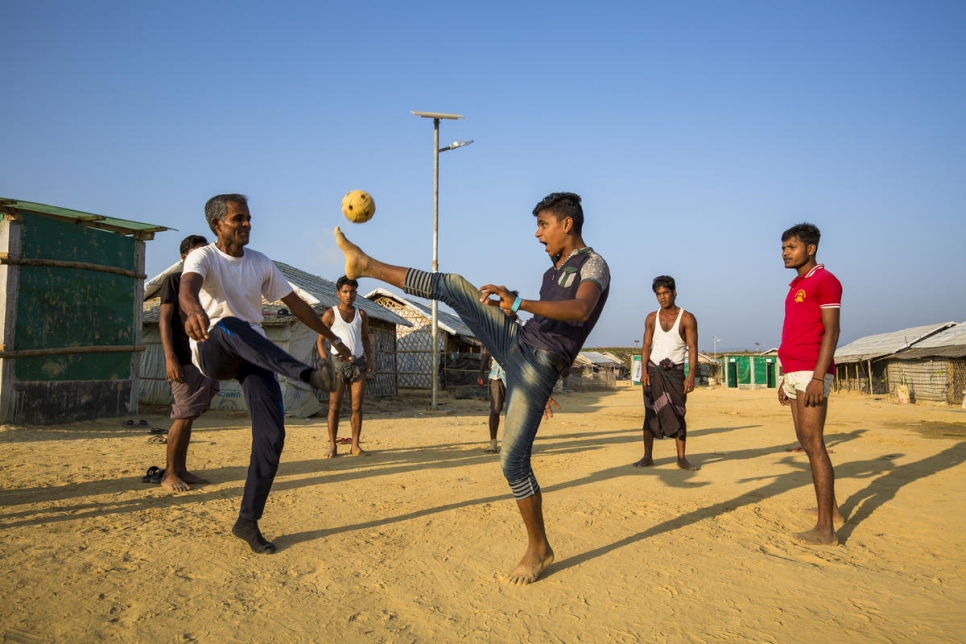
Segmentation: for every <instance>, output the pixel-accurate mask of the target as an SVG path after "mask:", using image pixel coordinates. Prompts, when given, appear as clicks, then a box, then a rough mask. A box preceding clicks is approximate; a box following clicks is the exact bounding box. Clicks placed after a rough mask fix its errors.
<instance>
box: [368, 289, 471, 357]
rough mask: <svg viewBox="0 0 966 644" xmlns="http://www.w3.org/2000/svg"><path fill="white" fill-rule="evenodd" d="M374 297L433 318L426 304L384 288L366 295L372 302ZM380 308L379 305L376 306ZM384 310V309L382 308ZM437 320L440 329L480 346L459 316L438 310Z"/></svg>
mask: <svg viewBox="0 0 966 644" xmlns="http://www.w3.org/2000/svg"><path fill="white" fill-rule="evenodd" d="M374 297H388V298H390V299H392V300H395V301H396V302H398V303H399V304H401V305H403V306H405V307H406V308H408V309H410V310H412V311H415V312H417V313H419V314H420V315H422V316H424V317H426V318H432V317H433V311H432V309H431V308H430V307H429V306H427V305H426V304H422V303H421V302H416V301H414V300H410V299H408V298H405V297H402V296H401V295H396V294H395V293H393V292H392V291H388V290H386V289H384V288H377V289H374V290H373V291H371V292H369V293H368V294H367V295H366V299H367V300H371V299H372V298H374ZM376 306H378V305H376ZM380 308H382V307H380ZM437 316H438V317H437V319H438V321H439V327H440V328H441V329H443V330H444V331H446V332H447V333H450V334H452V335H458V336H462V337H464V338H467V339H470V340H472V341H473V342H474V343H475V344H479V340H477V339H476V335H475V334H474V333H473V332H472V331H471V330H470V328H469V327H468V326H466V325H465V324H464V323H463V320H461V319H460V318H459V316H458V315H454V314H452V313H447V312H446V311H440V310H437Z"/></svg>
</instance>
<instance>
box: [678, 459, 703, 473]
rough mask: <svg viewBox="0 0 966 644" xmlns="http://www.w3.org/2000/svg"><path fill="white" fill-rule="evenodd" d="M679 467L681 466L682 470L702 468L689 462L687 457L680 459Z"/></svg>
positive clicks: (691, 470) (695, 470)
mask: <svg viewBox="0 0 966 644" xmlns="http://www.w3.org/2000/svg"><path fill="white" fill-rule="evenodd" d="M678 467H680V468H681V469H682V470H688V471H689V472H697V471H698V470H700V469H701V468H700V467H698V466H697V465H691V464H690V463H688V459H686V458H679V459H678Z"/></svg>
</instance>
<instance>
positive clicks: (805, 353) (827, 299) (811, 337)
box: [778, 264, 842, 374]
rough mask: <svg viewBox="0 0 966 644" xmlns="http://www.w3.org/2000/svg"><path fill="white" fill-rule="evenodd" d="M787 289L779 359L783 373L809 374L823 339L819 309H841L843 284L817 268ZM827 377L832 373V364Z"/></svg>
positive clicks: (820, 268)
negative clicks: (801, 372) (804, 372)
mask: <svg viewBox="0 0 966 644" xmlns="http://www.w3.org/2000/svg"><path fill="white" fill-rule="evenodd" d="M788 286H789V287H790V288H789V290H788V297H786V298H785V324H784V326H783V327H782V344H781V346H780V347H779V348H778V359H779V360H781V362H782V368H783V369H784V370H785V371H786V372H790V371H812V370H813V369H815V365H816V363H817V362H818V352H819V348H820V347H821V346H822V338H823V337H824V336H825V325H824V324H822V309H832V308H835V309H837V308H841V306H842V283H841V282H839V280H838V278H836V277H835V276H834V275H832V274H831V273H829V272H828V271H827V270H825V266H824V265H823V264H818V265H816V266H815V268H813V269H812V270H810V271H809V272H808V274H806V275H805V276H804V277H798V276H796V277H795V279H793V280H792V283H791V284H789V285H788ZM828 373H830V374H834V373H835V363H834V361H833V362H832V364H830V365H829V367H828Z"/></svg>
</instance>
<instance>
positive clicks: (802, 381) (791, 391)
mask: <svg viewBox="0 0 966 644" xmlns="http://www.w3.org/2000/svg"><path fill="white" fill-rule="evenodd" d="M814 373H815V372H814V371H791V372H788V373H786V374H785V376H784V377H783V378H782V381H781V383H780V384H779V385H778V386H779V387H782V388H783V389H784V390H785V395H786V396H788V397H789V398H792V399H795V398H797V397H798V394H797V393H796V392H797V391H802V392H804V391H805V387H807V386H808V383H809V382H811V380H812V374H814ZM833 382H835V376H833V375H832V374H830V373H827V374H825V378H823V384H824V385H825V397H826V398H828V395H829V393H830V392H831V391H832V383H833Z"/></svg>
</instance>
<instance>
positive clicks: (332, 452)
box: [322, 443, 339, 458]
mask: <svg viewBox="0 0 966 644" xmlns="http://www.w3.org/2000/svg"><path fill="white" fill-rule="evenodd" d="M338 455H339V452H338V450H337V449H336V446H335V444H334V443H333V444H331V445H329V449H327V450H325V454H323V455H322V458H335V457H336V456H338Z"/></svg>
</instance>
